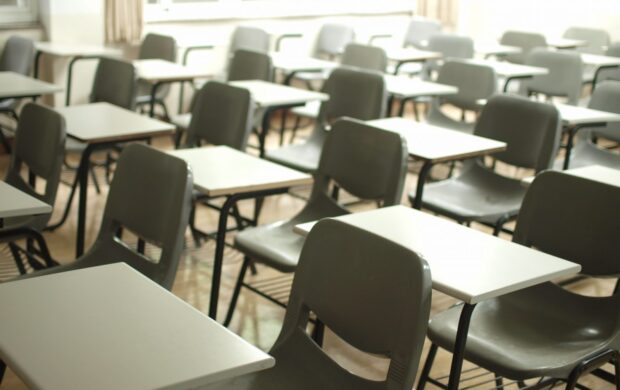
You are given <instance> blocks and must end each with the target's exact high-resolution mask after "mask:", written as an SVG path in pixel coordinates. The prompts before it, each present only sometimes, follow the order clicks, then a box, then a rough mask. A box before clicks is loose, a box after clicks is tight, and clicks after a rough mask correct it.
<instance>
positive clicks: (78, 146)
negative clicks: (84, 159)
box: [65, 137, 87, 153]
mask: <svg viewBox="0 0 620 390" xmlns="http://www.w3.org/2000/svg"><path fill="white" fill-rule="evenodd" d="M86 146H87V144H85V143H84V142H80V141H78V140H76V139H75V138H71V137H67V140H66V141H65V150H66V151H67V152H69V153H71V152H73V153H81V152H83V151H84V150H85V149H86Z"/></svg>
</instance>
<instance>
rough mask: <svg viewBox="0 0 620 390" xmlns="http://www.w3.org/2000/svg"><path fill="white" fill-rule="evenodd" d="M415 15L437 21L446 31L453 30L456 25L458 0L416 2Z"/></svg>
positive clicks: (424, 0) (423, 0)
mask: <svg viewBox="0 0 620 390" xmlns="http://www.w3.org/2000/svg"><path fill="white" fill-rule="evenodd" d="M417 14H418V15H420V16H423V17H425V18H429V19H436V20H439V21H440V22H441V24H442V25H443V26H444V27H446V29H447V30H454V29H456V26H457V23H458V16H459V0H417Z"/></svg>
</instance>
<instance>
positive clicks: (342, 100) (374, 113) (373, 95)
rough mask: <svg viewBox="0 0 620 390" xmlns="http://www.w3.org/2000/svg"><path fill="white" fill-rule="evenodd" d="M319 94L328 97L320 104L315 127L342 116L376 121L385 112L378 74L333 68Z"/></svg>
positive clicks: (384, 98) (384, 101) (381, 81)
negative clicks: (324, 94)
mask: <svg viewBox="0 0 620 390" xmlns="http://www.w3.org/2000/svg"><path fill="white" fill-rule="evenodd" d="M322 91H323V92H324V93H326V94H328V95H329V100H327V101H325V102H323V103H322V104H321V109H320V111H319V121H318V122H319V123H318V124H319V125H320V124H321V122H331V121H333V120H334V119H337V118H340V117H343V116H348V117H351V118H355V119H361V120H371V119H378V118H381V117H382V116H383V115H384V113H385V106H386V96H387V95H386V89H385V80H384V78H383V76H382V75H381V74H379V73H376V72H369V71H363V70H360V69H348V68H337V69H334V71H333V72H332V73H331V74H330V75H329V78H328V79H327V80H326V81H325V84H323V89H322Z"/></svg>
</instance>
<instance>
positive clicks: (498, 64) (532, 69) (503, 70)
mask: <svg viewBox="0 0 620 390" xmlns="http://www.w3.org/2000/svg"><path fill="white" fill-rule="evenodd" d="M461 61H465V62H469V63H471V64H479V65H486V66H489V67H491V68H493V70H495V73H496V74H497V75H498V76H499V77H506V78H513V77H531V76H539V75H545V74H547V73H549V70H548V69H547V68H540V67H537V66H529V65H521V64H513V63H511V62H506V61H495V60H485V59H467V60H461Z"/></svg>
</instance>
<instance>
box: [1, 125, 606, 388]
mask: <svg viewBox="0 0 620 390" xmlns="http://www.w3.org/2000/svg"><path fill="white" fill-rule="evenodd" d="M278 123H279V122H278ZM307 131H308V130H307V129H306V130H305V132H306V134H307ZM303 135H304V132H302V133H301V136H303ZM288 136H289V134H288V133H287V137H288ZM287 139H288V138H287ZM250 142H254V141H252V139H251V141H250ZM277 143H278V138H277V135H276V132H275V131H274V132H272V133H271V135H270V136H269V137H268V147H271V148H274V147H277ZM154 144H155V145H156V146H157V147H159V148H163V149H171V148H172V143H171V142H170V139H169V138H167V137H166V138H160V139H156V140H155V141H154ZM7 166H8V156H6V155H2V156H0V176H2V177H3V176H4V172H5V171H6V168H7ZM419 167H420V165H419V164H416V163H410V165H409V173H408V175H407V183H406V186H405V191H404V194H403V202H402V203H403V204H405V205H409V202H408V200H407V194H408V193H409V192H410V191H412V190H414V189H415V183H416V180H417V175H416V173H417V171H418V169H419ZM447 171H448V170H447V167H444V166H438V167H436V168H434V169H433V172H432V176H433V177H436V178H443V177H446V174H447ZM506 173H507V174H510V175H512V174H515V172H513V171H512V170H508V171H506ZM516 173H517V174H519V175H526V174H527V172H516ZM72 175H73V173H72V172H66V173H65V174H64V175H63V176H64V177H65V179H67V180H70V179H72V177H73V176H72ZM98 176H99V182H100V183H104V179H103V172H102V170H98ZM90 183H91V185H90V187H89V198H88V200H89V204H88V206H89V209H88V211H89V214H88V220H87V225H86V226H87V247H88V245H90V243H92V242H93V241H94V238H95V234H96V232H97V231H98V225H99V222H100V219H101V214H102V211H103V208H104V205H105V199H106V195H107V186H106V185H103V188H102V192H101V194H97V193H96V192H95V188H94V186H93V185H92V181H91V182H90ZM295 193H297V194H300V195H304V194H306V195H307V193H308V189H307V188H299V189H295ZM68 194H69V187H67V186H65V185H61V186H60V189H59V192H58V197H57V204H56V207H55V210H54V213H53V217H52V221H53V222H55V221H57V220H58V219H59V218H60V215H61V214H62V211H63V209H64V206H65V202H66V200H67V198H68ZM341 199H343V200H344V201H345V202H346V201H347V200H348V198H347V196H346V195H345V196H343V197H342V198H341ZM303 204H304V201H303V200H302V199H300V198H299V197H293V196H290V195H279V196H273V197H269V198H267V199H266V200H265V203H264V207H263V212H262V214H261V218H260V222H261V223H268V222H272V221H277V220H280V219H286V218H290V217H291V216H293V215H294V214H295V213H296V212H298V211H299V210H300V209H301V208H302V206H303ZM252 207H253V202H252V201H245V202H242V203H241V210H242V213H246V214H247V215H250V213H251V212H252V209H253V208H252ZM373 207H375V206H374V205H373V204H371V203H362V204H355V205H353V206H351V209H352V210H362V209H369V208H373ZM76 208H77V207H76V202H74V205H73V207H72V210H71V214H70V217H69V219H68V221H67V222H66V223H65V224H64V225H63V226H62V227H60V228H59V229H57V230H56V231H54V232H46V233H45V237H46V239H47V242H48V245H49V247H50V250H51V252H52V256H54V257H55V259H57V260H58V261H59V262H61V263H64V262H69V261H72V260H73V259H74V251H75V229H76ZM217 218H218V214H217V213H216V212H215V211H213V210H210V209H207V208H205V207H199V209H198V211H197V217H196V220H197V221H198V225H199V226H200V227H201V228H202V229H204V230H206V231H214V230H215V229H216V226H217ZM472 227H473V228H475V229H481V230H484V231H486V232H489V229H488V228H486V227H482V226H479V225H475V224H473V225H472ZM232 237H233V234H229V235H228V241H231V239H232ZM503 238H505V239H510V237H509V236H508V235H504V236H503ZM186 242H187V249H186V250H185V251H184V254H183V258H182V260H181V263H180V266H179V270H178V273H177V277H176V281H175V284H174V287H173V293H174V294H176V295H177V296H178V297H180V298H181V299H183V300H185V301H186V302H188V303H189V304H191V305H192V306H194V307H195V308H197V309H198V310H200V311H202V312H205V313H206V311H207V307H208V304H209V291H210V284H211V272H212V261H213V255H214V249H215V244H214V241H213V240H208V241H207V242H206V243H203V244H202V246H200V247H196V245H195V244H194V242H193V240H192V238H191V235H190V234H189V233H188V234H187V235H186ZM147 251H148V248H147ZM241 260H242V257H241V255H240V254H239V253H238V252H236V251H234V250H232V249H229V248H227V249H226V252H225V260H224V270H223V277H222V293H221V300H220V306H219V314H218V315H219V318H220V319H222V318H223V316H224V315H225V312H226V310H227V308H228V301H229V297H230V294H231V290H232V287H233V284H234V282H235V280H236V277H237V273H238V269H239V266H240V264H241ZM16 273H17V270H16V269H15V266H14V264H13V260H12V257H11V256H10V252H9V251H8V248H7V247H6V246H5V245H3V244H0V280H6V279H9V278H11V277H12V276H14V275H16ZM274 273H275V271H272V270H269V269H267V268H264V267H261V266H260V265H259V266H258V274H257V275H256V276H255V277H256V278H265V277H268V276H271V275H272V274H274ZM253 277H254V276H253ZM246 280H247V278H246ZM571 288H572V289H575V290H577V291H580V292H582V293H584V294H588V295H599V294H609V293H610V292H611V290H612V288H613V284H612V282H611V281H601V280H584V281H582V282H579V283H576V284H574V285H573V286H571ZM454 303H455V300H454V299H452V298H450V297H448V296H446V295H444V294H441V293H438V292H436V291H433V301H432V309H431V315H432V314H433V313H437V312H439V311H442V310H444V309H446V308H448V307H450V306H451V305H453V304H454ZM352 304H359V305H363V304H364V302H352ZM237 307H238V310H237V311H236V313H235V316H234V319H233V322H232V324H231V326H230V329H231V330H232V331H233V332H235V333H237V334H239V335H240V336H241V337H243V338H244V339H246V340H247V341H249V342H250V343H252V344H254V345H256V346H258V347H259V348H261V349H263V350H265V351H267V350H269V348H270V347H271V345H272V344H273V342H274V341H275V339H276V337H277V336H278V333H279V330H280V327H281V324H282V319H283V315H284V309H282V308H281V307H279V306H276V305H275V304H273V303H270V302H268V301H267V300H266V299H264V298H261V297H259V296H258V295H256V294H254V293H252V292H250V291H248V290H243V291H242V293H241V296H240V299H239V303H238V306H237ZM67 348H70V346H67ZM427 348H428V342H427V345H426V346H425V349H424V352H423V355H422V359H421V363H420V364H423V362H424V360H425V357H426V351H427ZM325 349H326V351H327V352H328V353H329V354H330V355H331V356H332V357H333V358H334V359H335V360H336V361H338V362H339V363H340V364H341V365H342V366H344V367H346V368H348V369H350V370H352V371H353V372H355V373H357V374H358V375H361V376H363V377H367V378H370V379H382V378H385V375H386V367H387V364H386V363H387V362H386V360H385V359H381V358H377V357H376V356H371V355H368V354H364V353H361V352H360V351H357V350H355V349H354V348H352V347H351V346H349V345H347V344H346V343H345V342H344V341H342V340H340V339H339V338H338V337H337V336H335V335H334V334H333V333H331V332H329V331H328V332H327V333H326V336H325ZM470 367H471V365H470V364H466V365H465V369H467V368H470ZM76 369H77V368H76ZM449 369H450V354H449V353H447V352H445V351H440V353H439V354H438V357H437V359H436V362H435V365H434V368H433V371H432V376H433V377H438V376H445V375H447V374H448V372H449ZM612 371H613V370H612ZM479 373H480V371H473V372H468V373H464V375H463V378H464V379H465V381H464V382H463V383H462V387H467V388H468V389H469V388H475V389H489V388H493V387H494V386H493V377H492V376H491V375H490V374H487V375H483V376H478V374H479ZM466 378H471V379H470V380H467V379H466ZM478 383H480V385H476V384H478ZM581 383H583V384H585V385H587V386H589V387H591V388H592V389H612V388H614V386H612V385H611V384H608V383H606V382H603V381H601V380H599V379H597V378H594V377H593V376H588V377H586V378H584V379H583V380H582V381H581ZM1 388H2V389H11V390H13V389H14V390H17V389H25V388H27V387H26V386H25V385H24V384H23V383H22V382H21V381H20V380H19V378H17V376H16V375H15V374H14V373H13V372H12V371H11V370H10V369H7V373H6V375H5V378H4V381H3V383H2V386H1ZM428 388H430V389H432V388H434V386H432V385H428ZM506 388H508V389H510V388H516V385H511V386H506ZM558 388H561V386H558Z"/></svg>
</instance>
